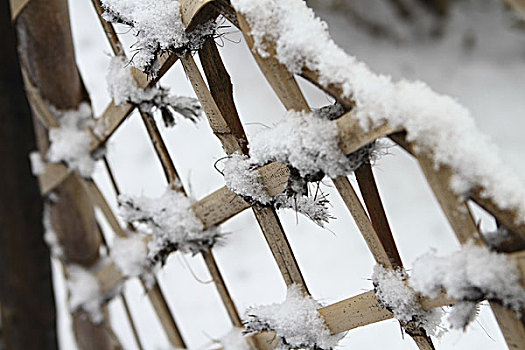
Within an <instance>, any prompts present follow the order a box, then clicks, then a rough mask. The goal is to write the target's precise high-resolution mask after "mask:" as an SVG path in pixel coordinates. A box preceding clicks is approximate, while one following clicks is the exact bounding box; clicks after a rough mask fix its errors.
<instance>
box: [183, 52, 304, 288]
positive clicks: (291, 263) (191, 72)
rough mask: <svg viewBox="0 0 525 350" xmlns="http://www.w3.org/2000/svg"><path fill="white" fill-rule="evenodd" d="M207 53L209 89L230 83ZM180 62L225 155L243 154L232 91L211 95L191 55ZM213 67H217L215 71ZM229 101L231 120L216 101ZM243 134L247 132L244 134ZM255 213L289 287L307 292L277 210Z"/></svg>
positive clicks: (258, 209)
mask: <svg viewBox="0 0 525 350" xmlns="http://www.w3.org/2000/svg"><path fill="white" fill-rule="evenodd" d="M212 45H215V43H212ZM206 53H207V55H202V56H201V62H202V64H203V66H206V68H205V69H204V71H205V72H207V74H208V76H207V78H208V83H209V84H210V86H212V85H213V84H215V81H216V79H218V81H224V80H225V79H227V80H229V77H224V76H226V75H227V74H228V73H227V72H226V70H225V68H224V65H223V63H222V59H221V58H220V55H219V54H218V51H217V50H216V49H212V48H209V49H208V50H207V51H206ZM181 61H182V64H183V67H184V69H185V71H186V74H187V76H188V78H189V79H190V81H191V83H192V86H193V88H194V90H195V93H196V95H197V97H198V98H199V100H200V101H201V104H202V105H203V107H204V110H205V111H206V113H207V115H208V119H209V121H210V126H211V128H212V130H213V131H214V133H215V134H216V135H217V136H218V138H219V139H220V141H221V143H222V144H223V147H224V149H225V151H226V153H227V154H231V153H233V152H236V151H239V152H243V150H244V149H243V148H244V147H243V145H242V144H241V143H240V140H241V138H238V137H236V136H235V135H234V133H233V131H232V130H238V132H240V130H242V125H241V123H240V120H239V118H238V115H237V114H236V112H235V114H233V113H231V112H232V111H236V108H235V105H234V104H233V98H232V97H231V96H230V94H231V91H226V90H220V89H217V88H213V89H212V91H213V92H214V93H215V96H213V95H212V92H210V90H208V88H207V87H206V84H205V83H204V79H203V78H202V76H201V74H200V72H199V70H198V68H197V65H196V64H195V61H194V60H193V58H192V57H191V56H186V57H184V58H183V59H181ZM211 66H214V67H213V68H212V67H211ZM213 73H215V74H216V75H219V76H223V77H215V75H211V74H213ZM226 98H227V101H229V103H230V104H231V106H230V108H228V111H229V112H230V113H231V114H230V115H229V116H228V117H224V116H223V115H222V113H221V111H220V110H219V107H218V106H217V104H216V103H215V100H223V101H224V100H225V99H226ZM242 134H243V135H244V131H242ZM252 210H253V211H254V214H255V216H256V218H257V221H258V223H259V226H260V227H261V229H262V231H263V234H264V236H265V238H266V241H267V242H268V245H269V247H270V250H271V252H272V254H273V256H274V259H275V261H276V263H277V265H278V267H279V270H280V272H281V275H282V276H283V279H284V281H285V283H286V285H291V284H293V283H296V284H298V285H300V286H302V287H303V289H304V290H305V291H308V288H307V286H306V283H305V281H304V278H303V276H302V273H301V271H300V269H299V266H298V264H297V261H296V259H295V256H294V254H293V252H292V250H291V247H290V245H289V243H288V240H287V238H286V235H285V234H284V232H283V229H282V225H281V223H280V221H279V218H278V217H277V214H276V213H275V210H274V209H273V208H267V207H262V206H259V205H255V206H253V207H252Z"/></svg>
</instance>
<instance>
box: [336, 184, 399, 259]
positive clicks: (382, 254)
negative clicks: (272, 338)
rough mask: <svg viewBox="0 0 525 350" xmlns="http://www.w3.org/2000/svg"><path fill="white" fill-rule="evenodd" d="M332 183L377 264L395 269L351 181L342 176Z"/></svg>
mask: <svg viewBox="0 0 525 350" xmlns="http://www.w3.org/2000/svg"><path fill="white" fill-rule="evenodd" d="M332 181H333V183H334V185H335V187H336V188H337V191H338V192H339V194H340V195H341V198H342V199H343V201H344V202H345V204H346V207H347V208H348V210H349V211H350V213H351V214H352V217H353V218H354V221H355V223H356V225H357V227H358V228H359V231H361V234H362V235H363V238H364V239H365V242H366V244H367V246H368V249H369V250H370V252H371V253H372V255H373V256H374V259H375V260H376V262H377V263H378V264H379V265H382V266H384V267H388V268H394V266H393V265H392V262H391V261H390V258H389V257H388V254H387V252H386V250H385V247H384V246H383V244H382V243H381V240H380V239H379V237H378V236H377V233H376V231H375V229H374V227H373V226H372V223H371V222H370V219H369V218H368V216H367V213H366V211H365V209H364V208H363V205H362V204H361V202H360V200H359V198H358V197H357V194H356V192H355V190H354V188H353V186H352V185H351V184H350V181H348V178H346V176H340V177H338V178H334V179H332Z"/></svg>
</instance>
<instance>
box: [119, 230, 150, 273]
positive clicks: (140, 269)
mask: <svg viewBox="0 0 525 350" xmlns="http://www.w3.org/2000/svg"><path fill="white" fill-rule="evenodd" d="M111 258H112V259H113V261H114V262H115V265H117V267H118V268H119V269H120V271H121V272H122V274H123V275H124V276H126V277H136V276H140V275H142V274H144V273H147V272H149V271H148V270H149V268H150V264H149V260H148V248H147V245H146V242H145V241H144V237H143V236H142V235H140V234H131V235H130V236H129V237H125V238H123V237H115V239H114V240H113V246H112V247H111Z"/></svg>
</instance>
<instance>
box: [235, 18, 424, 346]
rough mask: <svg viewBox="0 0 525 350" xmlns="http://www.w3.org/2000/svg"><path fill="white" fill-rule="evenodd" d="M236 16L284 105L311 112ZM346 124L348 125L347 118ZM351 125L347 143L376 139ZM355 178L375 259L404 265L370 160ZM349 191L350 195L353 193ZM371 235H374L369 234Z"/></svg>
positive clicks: (416, 333)
mask: <svg viewBox="0 0 525 350" xmlns="http://www.w3.org/2000/svg"><path fill="white" fill-rule="evenodd" d="M237 18H238V19H239V24H240V27H241V30H242V32H243V33H244V36H245V38H246V41H247V43H248V46H249V47H250V49H251V51H252V54H253V55H254V57H255V59H256V61H257V63H258V64H259V67H260V68H261V70H262V72H263V74H264V75H265V77H266V79H267V80H268V81H269V82H270V85H271V86H272V88H273V90H274V91H275V93H276V95H277V96H278V97H279V99H280V100H281V101H282V102H283V104H284V105H285V107H286V109H294V110H296V111H301V110H302V111H307V112H309V111H310V108H309V106H308V104H307V102H306V99H305V98H304V95H303V94H302V92H301V90H300V88H299V86H298V85H297V82H296V81H295V78H294V77H293V75H292V74H291V73H290V72H288V70H287V69H286V67H285V66H284V65H282V64H280V63H279V62H278V60H277V59H276V58H275V46H274V45H273V43H267V44H269V45H267V47H268V48H267V51H269V56H268V57H267V58H262V57H261V56H260V55H259V54H258V53H257V52H256V51H255V50H254V49H253V39H252V38H251V35H250V34H249V33H250V28H249V26H248V24H247V23H246V21H245V20H244V18H243V16H242V15H241V14H237ZM283 82H284V83H285V84H284V85H283ZM341 103H342V104H343V106H346V107H347V108H351V107H352V102H351V101H348V100H346V99H342V101H341ZM347 115H350V114H347ZM339 123H341V122H339ZM345 125H348V122H347V121H346V123H345ZM350 126H351V127H350V128H346V129H343V130H345V131H346V133H342V134H340V135H339V137H340V141H341V142H345V141H347V142H348V141H350V142H355V141H354V140H356V139H359V141H360V142H363V141H368V142H371V141H373V140H368V139H366V134H365V135H364V136H365V137H361V138H360V136H362V135H363V134H364V132H363V131H364V130H363V129H362V128H361V127H360V125H358V124H357V123H355V122H354V123H353V124H350ZM340 130H341V128H340ZM385 130H386V131H387V132H390V128H389V127H388V125H384V126H383V127H381V128H379V129H377V130H374V131H376V132H379V133H384V132H385ZM374 139H375V138H374ZM341 148H343V147H341ZM344 151H348V149H344ZM348 153H350V152H348ZM356 177H357V179H358V183H359V187H360V188H361V192H362V194H363V198H364V199H365V203H366V206H367V208H368V211H369V213H370V217H371V219H372V226H373V228H374V230H372V231H370V230H368V227H366V226H365V225H364V222H368V218H363V217H362V216H358V217H357V218H356V222H358V221H359V223H360V224H361V226H358V227H359V228H361V227H363V231H362V234H363V237H365V240H367V243H368V242H370V245H372V246H373V245H374V243H379V245H380V246H381V247H382V249H381V250H378V249H374V250H372V253H373V254H374V257H375V258H376V260H383V259H384V255H383V254H381V253H384V254H386V255H387V256H386V257H387V258H388V261H389V263H388V264H386V265H385V266H387V267H390V268H397V267H402V266H403V265H402V262H401V258H400V256H399V252H398V250H397V247H396V245H395V241H394V238H393V236H392V232H391V230H390V226H389V224H388V220H387V219H386V214H385V212H384V209H383V205H382V203H381V199H380V197H379V192H378V190H377V187H376V184H375V180H374V177H373V173H372V168H371V166H370V164H368V163H365V164H363V165H362V166H361V167H360V168H359V169H358V170H357V171H356ZM332 180H333V181H334V183H335V184H336V187H337V184H338V183H339V185H340V186H339V187H340V188H341V191H339V193H340V194H341V196H343V199H344V200H345V202H346V203H350V202H352V199H354V198H352V197H350V198H347V199H345V198H344V196H345V195H346V192H349V191H348V187H345V185H346V184H347V185H348V186H350V184H349V183H348V180H346V181H347V182H346V184H345V183H344V181H343V180H341V179H339V180H338V179H332ZM350 188H351V186H350ZM338 189H339V188H338ZM344 190H347V191H344ZM349 194H350V196H351V193H349ZM354 195H355V193H354ZM351 204H353V205H354V206H360V207H361V210H362V211H364V209H363V208H362V206H361V204H360V202H359V200H357V202H355V201H354V202H352V203H351ZM350 207H351V206H349V208H350ZM354 209H355V208H354ZM351 212H352V211H351ZM353 212H355V213H356V214H362V212H361V211H359V210H353ZM365 216H366V214H365ZM363 219H364V220H363ZM365 220H366V221H365ZM370 235H371V236H372V237H373V238H372V237H370ZM376 253H377V254H378V256H376V255H375V254H376ZM402 325H403V328H404V329H405V330H406V331H407V333H409V334H410V335H411V337H412V338H413V339H414V341H415V342H416V344H417V345H418V347H419V348H420V349H421V350H426V349H433V348H434V346H433V344H432V340H431V339H430V337H428V336H427V334H426V332H425V331H424V330H422V329H420V328H419V327H417V326H416V325H415V323H413V322H408V323H402Z"/></svg>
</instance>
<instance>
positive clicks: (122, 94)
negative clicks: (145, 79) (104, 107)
mask: <svg viewBox="0 0 525 350" xmlns="http://www.w3.org/2000/svg"><path fill="white" fill-rule="evenodd" d="M132 69H133V67H131V66H129V65H128V64H127V63H126V62H125V59H124V58H123V57H119V56H115V57H113V58H112V59H111V62H110V64H109V67H108V73H107V75H106V82H107V86H108V91H109V95H110V96H111V98H112V99H113V102H114V103H115V105H116V106H120V105H123V104H125V103H132V104H134V105H137V106H140V107H141V108H142V109H143V110H144V111H146V112H148V113H152V112H153V110H155V109H160V111H161V112H162V118H163V120H164V124H165V125H166V127H168V126H173V125H175V119H174V117H173V113H172V111H174V112H176V113H178V114H180V115H182V116H183V117H185V118H186V119H189V120H191V121H193V122H195V121H196V120H198V119H199V118H202V116H203V110H202V107H201V105H200V103H199V101H198V100H197V99H196V98H193V97H186V96H175V95H171V94H170V91H169V89H165V88H162V87H148V88H145V89H142V88H140V87H139V86H138V84H137V81H136V80H135V78H134V77H133V74H132V72H131V70H132Z"/></svg>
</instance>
